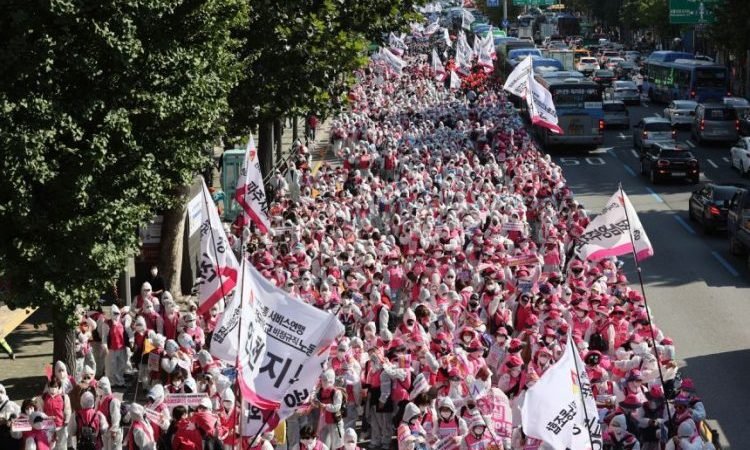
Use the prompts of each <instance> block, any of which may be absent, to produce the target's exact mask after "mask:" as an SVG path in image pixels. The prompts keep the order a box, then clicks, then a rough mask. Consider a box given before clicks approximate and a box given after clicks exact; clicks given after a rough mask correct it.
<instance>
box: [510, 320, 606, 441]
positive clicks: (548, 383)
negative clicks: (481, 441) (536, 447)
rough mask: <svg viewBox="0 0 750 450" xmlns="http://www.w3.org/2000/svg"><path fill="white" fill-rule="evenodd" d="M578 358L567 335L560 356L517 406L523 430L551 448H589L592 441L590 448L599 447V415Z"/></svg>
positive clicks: (573, 345) (589, 385)
mask: <svg viewBox="0 0 750 450" xmlns="http://www.w3.org/2000/svg"><path fill="white" fill-rule="evenodd" d="M580 359H581V358H580V356H578V350H577V349H576V347H575V343H574V342H573V340H572V339H571V337H570V334H569V335H568V342H567V344H566V345H565V352H564V353H563V356H562V358H560V360H559V361H557V362H556V363H555V364H553V365H552V367H550V368H549V369H548V370H547V371H546V372H545V373H544V374H543V375H542V377H541V378H540V379H539V381H537V383H536V384H535V385H534V386H532V387H531V388H529V390H528V391H526V397H525V399H524V402H523V405H522V406H521V424H522V426H523V430H524V433H526V435H528V436H531V437H534V438H537V439H541V440H542V441H544V442H545V443H547V445H549V446H550V447H551V448H552V449H554V450H564V449H567V448H575V449H579V450H590V449H592V445H591V444H592V443H593V448H595V449H599V448H601V427H600V425H599V422H598V420H599V417H598V415H597V414H596V405H595V402H594V397H593V395H592V392H591V384H590V383H589V382H588V380H587V378H586V373H585V370H584V367H585V366H584V365H583V362H581V361H580ZM576 364H577V365H578V367H579V368H580V372H579V371H577V370H576ZM579 380H580V382H579ZM582 397H583V399H585V402H584V400H582ZM584 407H585V408H586V409H585V410H584ZM586 416H588V422H587V420H586ZM589 432H590V433H591V434H590V435H589ZM597 444H598V446H597ZM576 445H577V446H576Z"/></svg>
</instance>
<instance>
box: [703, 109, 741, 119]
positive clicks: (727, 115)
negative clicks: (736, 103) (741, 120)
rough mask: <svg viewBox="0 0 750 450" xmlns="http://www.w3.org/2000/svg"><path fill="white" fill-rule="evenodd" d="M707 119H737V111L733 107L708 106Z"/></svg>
mask: <svg viewBox="0 0 750 450" xmlns="http://www.w3.org/2000/svg"><path fill="white" fill-rule="evenodd" d="M706 119H707V120H736V119H737V112H736V111H735V110H734V109H732V108H707V109H706Z"/></svg>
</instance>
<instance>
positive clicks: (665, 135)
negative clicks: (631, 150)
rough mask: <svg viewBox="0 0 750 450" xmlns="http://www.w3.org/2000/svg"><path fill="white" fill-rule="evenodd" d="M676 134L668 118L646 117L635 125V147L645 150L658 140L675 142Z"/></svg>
mask: <svg viewBox="0 0 750 450" xmlns="http://www.w3.org/2000/svg"><path fill="white" fill-rule="evenodd" d="M676 136H677V133H676V132H675V131H674V130H673V129H672V125H671V124H670V123H669V121H668V120H667V119H663V118H661V117H644V118H643V119H641V120H640V121H639V122H638V123H637V124H635V126H634V127H633V147H635V148H637V149H641V150H643V149H644V148H648V147H651V146H652V145H654V144H656V143H657V142H669V143H674V138H675V137H676Z"/></svg>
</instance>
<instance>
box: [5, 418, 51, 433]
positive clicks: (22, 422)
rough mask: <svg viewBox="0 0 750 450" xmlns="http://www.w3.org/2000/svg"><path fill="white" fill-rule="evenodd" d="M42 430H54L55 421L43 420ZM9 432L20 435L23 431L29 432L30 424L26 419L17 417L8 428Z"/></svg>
mask: <svg viewBox="0 0 750 450" xmlns="http://www.w3.org/2000/svg"><path fill="white" fill-rule="evenodd" d="M42 429H43V430H54V429H55V421H54V419H44V420H43V421H42ZM10 431H13V432H17V433H22V432H24V431H31V423H30V422H29V418H28V417H18V418H16V419H14V420H13V425H12V426H11V427H10Z"/></svg>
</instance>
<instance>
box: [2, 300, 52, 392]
mask: <svg viewBox="0 0 750 450" xmlns="http://www.w3.org/2000/svg"><path fill="white" fill-rule="evenodd" d="M50 319H51V318H50V313H49V310H47V309H45V308H41V309H38V310H37V311H36V312H35V313H34V314H32V315H31V316H30V317H29V318H28V319H26V321H25V322H24V323H22V324H21V325H19V326H18V328H16V329H15V330H14V331H13V332H12V333H11V334H10V335H8V336H7V338H6V339H7V341H8V344H10V346H11V348H13V351H14V352H15V353H16V360H15V361H12V360H10V359H3V360H2V361H1V362H0V383H2V384H3V385H5V389H7V391H8V397H10V399H11V400H15V401H19V402H20V401H22V400H24V399H27V398H31V397H34V396H36V395H39V394H41V393H42V390H43V388H44V383H45V375H44V367H45V366H46V365H47V364H51V363H52V329H50V328H48V326H47V325H48V323H49V322H50ZM4 358H5V357H4Z"/></svg>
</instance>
